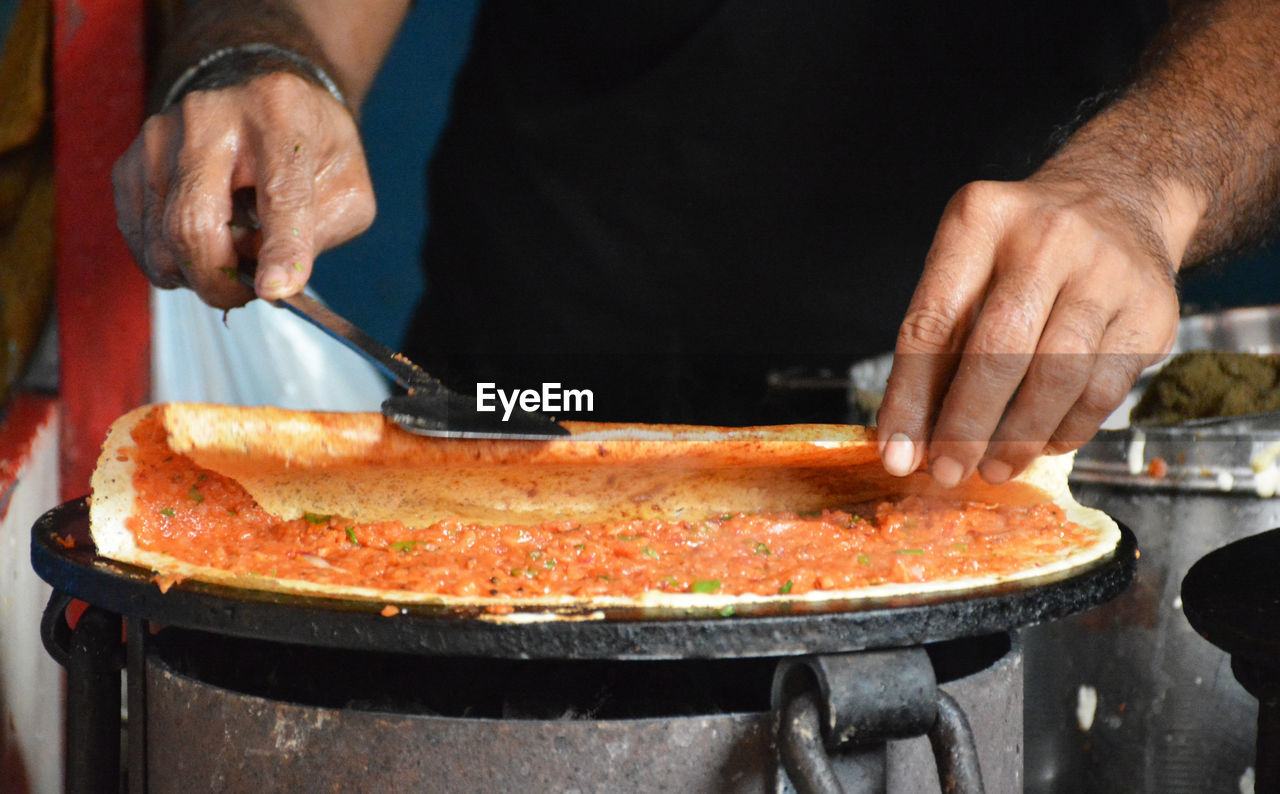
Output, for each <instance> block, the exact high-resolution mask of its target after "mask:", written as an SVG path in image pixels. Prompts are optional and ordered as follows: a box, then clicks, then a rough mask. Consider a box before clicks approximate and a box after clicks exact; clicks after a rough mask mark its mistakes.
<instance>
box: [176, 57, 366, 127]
mask: <svg viewBox="0 0 1280 794" xmlns="http://www.w3.org/2000/svg"><path fill="white" fill-rule="evenodd" d="M272 72H289V73H291V74H295V75H298V76H299V77H302V78H304V79H306V80H308V81H310V82H312V83H314V84H316V85H318V86H320V87H321V88H323V89H325V90H326V91H328V92H329V93H330V94H332V95H333V98H334V99H336V100H338V102H339V103H341V104H343V105H345V104H346V99H345V98H344V97H343V96H342V90H341V89H339V88H338V84H337V83H335V82H334V80H333V78H332V77H330V76H329V73H328V72H326V71H325V70H324V69H321V68H320V67H319V66H318V65H316V64H315V63H314V62H313V61H311V60H310V59H309V58H306V57H304V56H302V55H299V54H298V53H296V52H294V51H293V50H286V49H285V48H283V47H277V46H276V45H274V44H266V43H264V42H252V43H249V44H238V45H236V46H234V47H223V48H222V49H220V50H214V51H213V52H211V53H209V54H208V55H206V56H204V57H203V58H201V59H200V60H198V61H196V62H195V63H194V64H192V65H191V66H189V67H188V68H187V69H186V70H185V71H184V72H183V73H182V74H180V75H178V79H177V80H174V81H173V85H171V86H169V91H168V92H167V93H166V94H165V95H164V102H163V103H162V104H161V105H160V110H161V111H162V112H163V111H165V110H168V109H169V108H170V107H172V106H173V104H174V103H175V102H177V101H178V100H179V99H182V97H184V96H186V95H187V94H189V93H191V92H192V91H206V90H213V89H218V88H228V87H230V86H233V85H242V84H244V83H246V82H248V81H249V80H250V79H251V78H254V77H257V76H259V75H263V74H270V73H272Z"/></svg>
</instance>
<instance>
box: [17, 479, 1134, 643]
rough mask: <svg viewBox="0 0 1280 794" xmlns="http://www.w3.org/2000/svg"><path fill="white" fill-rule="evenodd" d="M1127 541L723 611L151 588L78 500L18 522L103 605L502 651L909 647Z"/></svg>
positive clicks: (46, 565) (1051, 587) (36, 555)
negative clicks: (969, 575) (1018, 575)
mask: <svg viewBox="0 0 1280 794" xmlns="http://www.w3.org/2000/svg"><path fill="white" fill-rule="evenodd" d="M1136 557H1137V544H1136V541H1135V539H1134V536H1133V533H1132V532H1130V531H1129V530H1128V528H1126V527H1121V539H1120V543H1119V546H1118V547H1117V549H1116V551H1115V552H1114V553H1113V554H1112V555H1110V556H1108V557H1106V558H1104V559H1102V560H1099V561H1097V562H1096V563H1094V564H1091V565H1089V566H1086V567H1083V568H1077V569H1073V570H1070V571H1066V572H1063V573H1061V574H1057V575H1054V576H1049V577H1044V578H1040V579H1028V580H1023V581H1020V582H1014V583H1009V584H1006V585H999V586H992V587H983V588H974V589H970V590H965V591H963V592H952V593H946V594H931V595H926V596H915V597H903V598H890V599H876V600H870V599H861V600H847V601H839V600H832V601H825V602H822V603H821V604H802V603H795V602H792V603H770V604H755V605H753V604H746V605H743V606H740V607H736V608H735V611H733V612H732V613H728V612H727V611H725V610H716V609H700V610H688V609H678V608H663V609H654V608H639V607H635V608H609V609H603V610H591V611H588V612H583V611H582V610H577V611H561V612H558V613H552V615H553V617H555V618H558V619H547V610H545V609H538V610H537V611H536V612H527V613H522V612H520V611H518V610H517V612H516V613H514V614H512V615H490V614H488V613H486V612H485V611H484V609H482V608H473V609H457V608H450V607H441V606H435V605H414V604H407V605H396V606H397V607H398V609H399V614H396V615H394V616H392V617H384V616H383V615H382V614H381V612H382V610H383V609H384V608H385V607H386V606H387V604H388V602H386V601H365V600H357V599H342V598H327V597H313V596H300V595H293V594H284V593H275V592H270V591H264V590H249V589H243V588H234V587H228V586H225V585H215V584H208V583H204V582H198V581H193V580H186V581H183V582H180V583H178V584H175V585H173V586H172V587H171V588H170V589H169V590H168V592H167V593H162V592H161V591H160V589H159V587H158V586H157V585H156V583H155V581H154V575H153V573H152V572H151V571H149V570H146V569H143V568H138V567H135V566H132V565H126V564H123V563H119V562H115V561H113V560H108V559H105V558H103V557H100V556H98V554H97V552H96V549H95V548H94V545H93V540H92V538H91V537H90V534H89V520H88V507H87V504H86V502H85V500H77V501H73V502H68V503H66V504H64V505H62V506H60V507H57V508H54V509H53V510H51V511H49V512H48V513H46V514H45V515H44V516H42V517H41V518H40V520H39V521H37V522H36V524H35V526H34V527H33V528H32V536H31V560H32V565H33V566H34V568H35V570H36V573H38V574H39V575H40V576H41V577H42V578H43V579H44V580H45V581H47V582H48V583H49V584H51V585H53V587H54V588H55V589H56V590H57V591H59V592H61V593H64V594H66V595H68V596H71V597H74V598H78V599H82V600H84V601H87V602H88V603H90V604H92V605H94V606H97V607H99V608H101V609H104V610H107V611H109V612H114V613H117V614H120V615H124V616H126V617H134V618H142V619H146V620H150V621H153V622H155V623H157V624H160V625H165V626H180V627H183V628H190V629H197V630H202V631H208V632H216V633H222V634H227V635H232V636H238V637H247V638H253V639H265V640H275V641H279V642H290V643H298V644H304V645H315V646H324V647H332V648H354V649H367V650H378V651H391V652H404V653H417V654H429V655H441V656H485V657H492V658H506V659H678V658H685V659H688V658H703V659H707V658H735V657H763V656H791V655H800V654H816V653H840V652H847V651H858V650H864V649H868V648H889V647H902V646H913V645H920V644H924V643H930V642H937V641H942V640H947V639H955V638H960V637H971V636H978V635H983V634H990V633H993V632H999V631H1006V630H1008V629H1011V628H1015V627H1018V626H1024V625H1030V624H1033V623H1039V622H1042V621H1046V620H1054V619H1057V618H1062V617H1066V616H1067V615H1071V614H1074V613H1076V612H1081V611H1084V610H1086V609H1088V608H1090V607H1093V606H1096V605H1098V604H1101V603H1104V602H1106V601H1108V600H1110V599H1111V598H1114V597H1115V596H1117V595H1119V594H1120V593H1121V592H1123V591H1124V589H1125V588H1126V587H1127V586H1128V585H1129V582H1130V581H1131V580H1132V578H1133V571H1134V565H1135V561H1136Z"/></svg>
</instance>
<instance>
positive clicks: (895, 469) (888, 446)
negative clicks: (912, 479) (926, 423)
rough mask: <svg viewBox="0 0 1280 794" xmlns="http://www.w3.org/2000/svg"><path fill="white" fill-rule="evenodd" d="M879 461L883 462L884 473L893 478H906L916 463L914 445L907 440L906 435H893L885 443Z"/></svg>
mask: <svg viewBox="0 0 1280 794" xmlns="http://www.w3.org/2000/svg"><path fill="white" fill-rule="evenodd" d="M881 459H882V460H883V461H884V468H885V471H887V472H889V473H890V474H892V475H894V476H895V477H906V476H907V475H908V474H910V473H911V468H912V466H914V465H915V462H916V445H915V444H913V443H912V442H911V439H909V438H907V434H906V433H894V434H893V435H891V436H889V440H888V441H886V442H885V445H884V454H883V455H882V456H881Z"/></svg>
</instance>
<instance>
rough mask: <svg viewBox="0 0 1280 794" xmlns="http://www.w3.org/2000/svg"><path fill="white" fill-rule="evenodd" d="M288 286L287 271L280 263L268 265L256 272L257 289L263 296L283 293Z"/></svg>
mask: <svg viewBox="0 0 1280 794" xmlns="http://www.w3.org/2000/svg"><path fill="white" fill-rule="evenodd" d="M288 286H289V271H288V270H285V269H284V268H283V267H281V266H280V265H269V266H267V267H266V268H264V269H263V270H261V271H260V272H259V273H258V291H259V292H260V293H262V294H263V295H264V296H267V297H272V296H277V295H283V294H284V293H285V290H286V289H287V288H288Z"/></svg>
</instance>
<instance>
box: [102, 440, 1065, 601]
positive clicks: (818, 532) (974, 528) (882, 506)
mask: <svg viewBox="0 0 1280 794" xmlns="http://www.w3.org/2000/svg"><path fill="white" fill-rule="evenodd" d="M133 438H134V441H135V443H136V446H134V447H130V448H126V449H124V450H122V451H121V453H120V454H122V455H127V456H129V457H131V458H133V459H134V460H135V461H136V464H137V467H136V473H135V475H134V487H135V489H136V492H137V507H136V509H135V512H134V515H133V516H132V517H131V518H130V519H129V528H130V529H131V530H132V531H133V533H134V535H135V538H136V540H137V543H138V545H139V546H140V547H141V548H143V549H147V550H150V551H153V552H160V553H165V554H170V555H172V556H173V557H174V558H176V559H180V560H183V561H185V562H188V563H193V564H196V565H204V566H210V567H213V568H217V569H222V570H226V571H230V572H233V573H245V574H250V573H251V574H257V575H261V576H270V577H272V578H278V579H294V580H305V581H309V582H315V583H323V584H333V585H344V586H356V587H373V588H379V589H383V590H403V591H410V592H421V593H433V594H441V595H450V596H461V597H474V596H500V597H512V598H532V597H542V596H575V597H592V596H602V595H610V596H635V595H638V594H640V593H643V592H646V591H661V592H667V593H721V594H730V595H738V594H744V593H754V594H757V595H762V596H771V595H777V594H793V595H798V594H802V593H806V592H809V591H812V590H855V589H858V588H862V587H866V586H871V585H880V584H887V583H904V584H906V583H913V582H925V581H933V580H940V579H942V580H945V579H961V578H968V577H973V576H982V575H993V574H994V575H1000V574H1007V573H1012V572H1017V571H1023V570H1026V569H1029V568H1035V567H1037V566H1038V565H1043V564H1046V563H1048V562H1051V561H1053V560H1055V559H1058V558H1059V557H1060V556H1061V555H1063V554H1066V553H1069V552H1070V550H1072V549H1074V548H1077V547H1079V546H1080V545H1081V544H1083V543H1085V542H1086V541H1087V540H1088V539H1089V537H1090V534H1089V532H1088V531H1087V530H1085V529H1084V528H1082V527H1080V526H1078V525H1076V524H1074V523H1072V522H1069V521H1067V520H1066V519H1065V517H1064V515H1063V513H1062V510H1061V508H1059V507H1058V506H1056V505H1053V504H1036V505H1016V506H1014V505H992V504H985V503H979V502H969V501H954V500H944V499H933V498H922V497H919V496H909V497H906V498H903V499H900V500H898V501H882V502H874V503H864V504H858V505H850V506H848V507H847V508H846V509H841V510H823V511H821V512H820V513H812V514H810V513H801V514H797V513H770V514H733V515H719V516H709V517H707V518H705V519H703V520H697V521H665V520H645V521H619V522H601V523H579V522H576V521H568V520H566V521H548V522H544V523H540V524H535V525H509V526H480V525H474V524H467V523H464V522H460V521H441V522H439V523H436V524H433V525H431V526H428V527H407V526H405V525H403V524H401V523H398V522H380V523H359V522H355V521H351V520H348V519H346V518H343V517H342V516H335V515H313V514H305V515H304V516H303V517H302V518H300V519H296V520H292V521H284V520H281V519H279V518H277V517H274V516H272V515H270V514H268V513H267V512H265V511H264V510H263V509H262V508H260V507H259V506H258V505H257V504H256V503H255V502H254V500H253V498H252V497H250V496H249V494H248V493H247V492H246V491H245V490H244V489H243V488H242V487H240V485H238V484H237V483H236V482H234V481H232V480H230V479H227V478H224V477H222V476H219V475H218V474H216V473H215V472H212V471H208V470H205V469H201V468H200V467H198V466H196V465H195V464H194V463H193V462H192V461H190V460H189V459H187V458H185V457H183V456H182V455H179V454H175V453H173V452H172V451H170V450H169V449H168V447H167V446H165V443H164V431H163V430H162V429H161V428H160V426H159V425H158V423H157V422H156V421H155V420H154V419H148V420H146V421H143V422H142V423H140V424H139V426H138V427H137V428H136V429H135V430H134V434H133Z"/></svg>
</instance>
